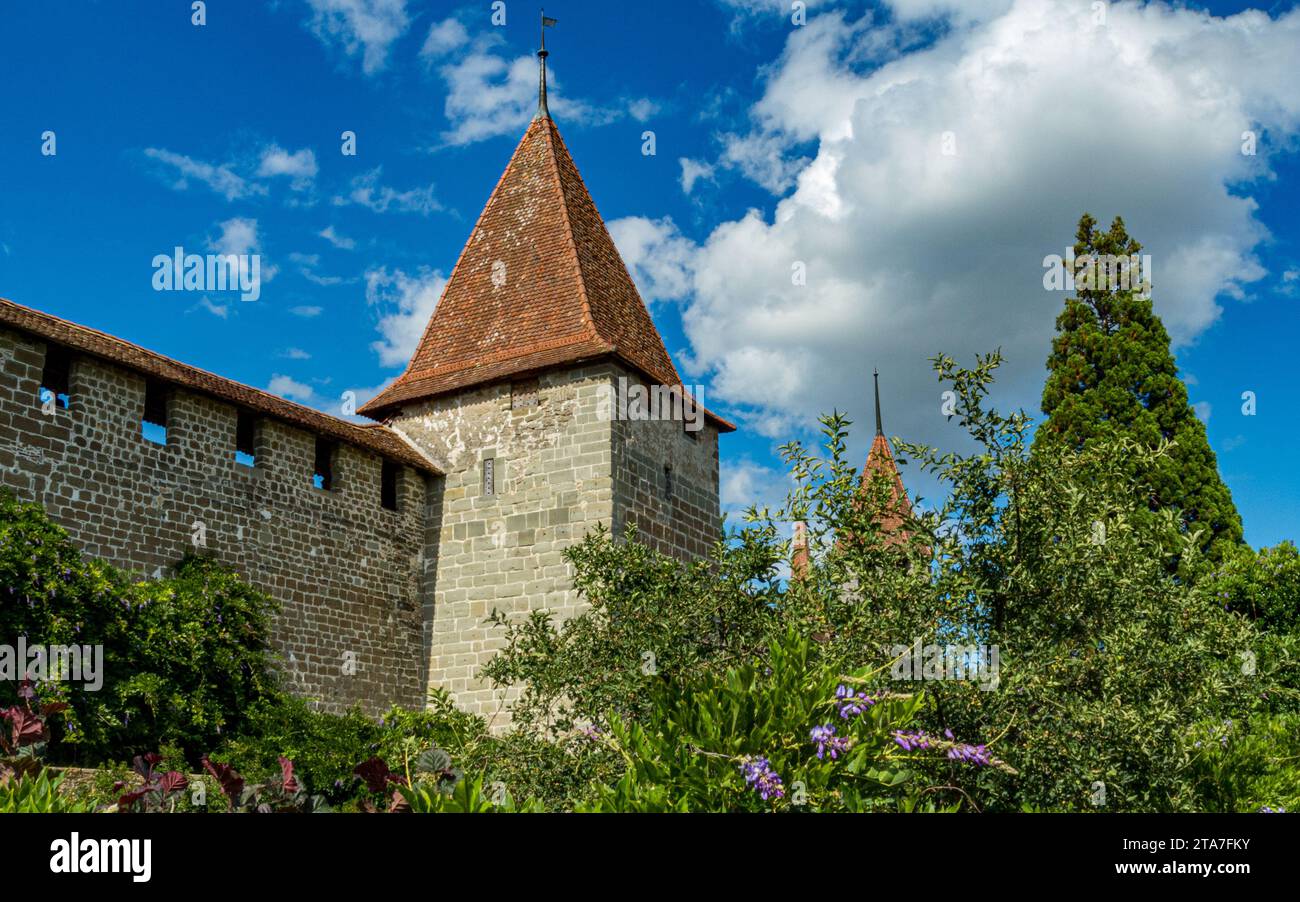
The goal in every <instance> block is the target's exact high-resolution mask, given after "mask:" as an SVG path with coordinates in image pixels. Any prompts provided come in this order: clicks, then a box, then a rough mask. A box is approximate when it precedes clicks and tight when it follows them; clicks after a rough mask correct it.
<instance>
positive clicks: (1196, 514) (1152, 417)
mask: <svg viewBox="0 0 1300 902" xmlns="http://www.w3.org/2000/svg"><path fill="white" fill-rule="evenodd" d="M1076 237H1077V241H1076V243H1075V255H1076V259H1081V258H1084V257H1085V256H1087V257H1091V258H1094V259H1095V258H1097V257H1099V256H1103V257H1104V256H1110V257H1112V258H1121V257H1123V258H1127V257H1129V256H1130V255H1134V254H1138V253H1139V252H1140V251H1141V249H1142V248H1141V245H1140V244H1138V242H1136V241H1134V240H1133V239H1132V238H1130V237H1129V235H1128V233H1127V231H1126V230H1125V228H1124V222H1123V220H1121V219H1119V218H1118V217H1117V218H1116V219H1115V221H1114V223H1112V225H1111V227H1110V230H1109V231H1105V232H1103V231H1100V230H1098V229H1097V228H1096V221H1095V220H1094V219H1093V218H1092V217H1091V216H1088V215H1086V214H1085V215H1084V216H1083V218H1082V219H1080V221H1079V230H1078V234H1077V236H1076ZM1096 281H1097V284H1096V285H1094V286H1092V287H1085V286H1082V285H1080V286H1077V287H1078V290H1077V292H1076V296H1075V297H1072V298H1068V299H1067V300H1066V302H1065V310H1064V311H1063V312H1062V313H1061V315H1060V316H1059V317H1057V320H1056V328H1057V336H1056V338H1055V339H1054V340H1053V342H1052V353H1051V356H1050V357H1048V360H1047V368H1048V378H1047V384H1046V385H1045V386H1044V388H1043V404H1042V406H1043V413H1045V414H1046V415H1047V417H1048V419H1047V421H1046V422H1045V423H1044V424H1043V425H1042V426H1041V427H1040V428H1039V430H1038V435H1037V437H1036V439H1035V444H1036V445H1037V446H1038V447H1046V446H1047V445H1050V444H1056V445H1061V446H1064V447H1066V448H1071V449H1075V450H1081V449H1084V448H1087V447H1090V446H1094V445H1096V444H1097V443H1099V442H1105V441H1108V440H1114V439H1128V440H1130V441H1131V442H1132V443H1133V444H1135V445H1136V446H1138V447H1140V448H1144V449H1147V450H1155V449H1157V448H1159V447H1160V446H1161V445H1162V444H1165V443H1168V444H1169V445H1170V446H1171V447H1170V448H1169V449H1168V451H1167V452H1166V453H1163V454H1159V455H1156V456H1143V458H1142V459H1141V460H1140V461H1133V462H1131V464H1130V466H1129V468H1128V472H1129V473H1130V474H1131V475H1133V476H1135V477H1137V482H1138V485H1137V486H1136V488H1137V489H1138V490H1139V491H1140V492H1141V495H1140V497H1142V498H1145V499H1146V500H1147V503H1148V506H1149V507H1150V509H1151V510H1153V511H1159V510H1167V509H1170V508H1175V509H1177V510H1179V512H1180V514H1181V516H1182V518H1183V520H1184V522H1185V523H1186V524H1187V527H1188V528H1189V529H1191V530H1198V529H1199V530H1201V540H1200V542H1199V546H1200V548H1201V549H1202V551H1204V552H1206V553H1207V554H1208V555H1209V556H1210V557H1211V558H1213V559H1216V560H1217V559H1219V558H1220V557H1221V556H1222V555H1223V554H1224V552H1225V550H1226V549H1228V548H1231V547H1233V546H1234V545H1236V544H1238V543H1240V542H1241V540H1242V528H1241V517H1240V516H1239V515H1238V513H1237V509H1236V507H1235V505H1234V504H1233V503H1232V496H1231V494H1230V493H1229V491H1228V488H1227V486H1226V485H1224V483H1223V480H1222V479H1220V478H1219V473H1218V470H1217V467H1216V463H1215V456H1214V451H1213V450H1211V448H1210V445H1209V442H1208V440H1207V439H1206V437H1205V426H1204V425H1203V424H1202V423H1201V421H1200V420H1199V419H1198V418H1197V417H1196V414H1195V412H1194V411H1193V410H1192V408H1191V407H1190V405H1189V404H1188V400H1187V387H1186V386H1185V385H1184V384H1183V382H1182V380H1180V379H1179V378H1178V369H1177V366H1176V365H1175V364H1174V359H1173V355H1172V354H1171V353H1170V350H1169V334H1168V333H1167V332H1166V331H1165V327H1164V325H1163V324H1162V323H1161V322H1160V318H1159V317H1158V316H1156V315H1155V313H1154V311H1153V309H1152V304H1151V299H1150V297H1142V296H1141V291H1142V287H1141V286H1132V285H1130V287H1129V288H1128V289H1127V290H1124V289H1120V288H1115V287H1113V286H1112V285H1110V284H1107V281H1106V280H1105V279H1098V280H1096Z"/></svg>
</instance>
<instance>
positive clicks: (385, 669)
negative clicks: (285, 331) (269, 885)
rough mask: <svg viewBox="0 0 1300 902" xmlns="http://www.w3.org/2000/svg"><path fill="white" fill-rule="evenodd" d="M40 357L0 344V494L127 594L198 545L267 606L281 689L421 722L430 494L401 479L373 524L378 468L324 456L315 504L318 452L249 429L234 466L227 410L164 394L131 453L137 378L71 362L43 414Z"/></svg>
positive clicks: (307, 442) (276, 424)
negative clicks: (275, 605) (113, 570)
mask: <svg viewBox="0 0 1300 902" xmlns="http://www.w3.org/2000/svg"><path fill="white" fill-rule="evenodd" d="M46 353H47V344H46V343H45V342H44V341H41V340H40V339H38V338H36V337H33V336H29V335H26V334H25V333H22V332H18V331H11V330H3V329H0V485H4V486H7V487H9V488H11V489H13V490H14V491H15V492H16V493H17V495H18V496H19V497H20V498H22V499H24V500H29V501H36V502H38V503H40V504H42V505H43V506H44V507H45V509H46V510H47V511H48V513H49V514H50V516H51V518H52V519H53V520H54V521H55V522H57V523H59V524H60V525H61V526H63V527H64V528H65V529H67V530H68V532H69V533H70V534H71V536H72V537H73V539H74V541H75V542H76V543H77V544H78V545H79V547H80V548H81V549H82V550H83V551H84V552H85V553H86V554H88V555H92V556H94V557H98V558H101V559H103V560H106V561H108V562H109V563H112V564H114V565H116V566H118V567H120V568H122V569H124V570H127V571H129V572H131V573H133V574H135V575H137V576H139V577H152V576H156V575H158V574H160V573H162V572H165V571H166V570H167V568H168V567H170V566H171V565H173V564H175V563H176V562H177V561H179V560H180V559H181V558H182V557H183V556H184V555H185V554H186V553H187V552H189V551H193V550H196V545H195V541H196V537H197V538H198V539H199V540H201V543H202V546H203V550H204V551H206V552H208V553H211V554H213V555H214V556H215V557H216V558H217V559H218V560H220V561H222V562H224V563H227V564H229V565H231V566H233V567H234V568H235V569H236V570H237V571H238V572H239V573H240V574H241V575H242V576H243V577H244V578H245V579H246V580H247V581H248V582H250V583H251V584H253V585H254V586H256V587H257V588H259V589H261V590H263V591H265V592H267V593H268V594H270V595H271V596H273V597H274V598H275V599H276V600H277V601H278V602H279V603H280V605H281V613H280V615H279V617H278V618H277V619H276V621H275V626H274V635H273V643H274V646H275V647H276V649H277V650H278V651H279V653H280V655H281V656H282V668H283V670H284V674H285V677H286V679H287V681H288V685H289V686H290V687H292V688H293V689H294V690H295V691H297V692H299V693H301V694H302V695H304V696H307V697H309V698H314V699H318V700H319V701H320V703H321V705H322V707H324V708H325V709H326V710H333V711H339V710H342V709H345V708H347V707H349V706H351V705H353V704H360V705H361V707H362V708H363V709H364V710H366V711H367V712H368V713H371V714H376V713H379V712H381V711H382V710H384V709H386V708H387V707H388V706H390V705H392V704H395V703H400V704H403V705H408V706H419V705H421V704H423V701H424V687H425V685H426V682H427V677H426V674H425V660H426V659H425V657H424V655H423V653H422V640H421V635H422V622H421V618H422V604H421V597H422V595H421V593H422V591H423V589H424V586H425V585H426V577H425V571H426V568H425V554H426V549H425V534H426V523H427V518H428V517H429V516H430V514H431V511H435V510H436V509H437V506H438V504H439V503H440V502H439V497H438V496H439V494H440V492H441V485H440V480H438V479H437V478H436V477H432V476H429V475H427V474H425V473H421V472H419V471H417V470H415V469H414V468H412V467H400V468H399V469H398V470H397V473H396V486H395V488H396V496H397V497H396V500H397V510H396V511H394V510H389V509H387V508H386V507H384V506H383V504H382V501H381V494H382V493H381V481H382V478H383V477H382V475H381V474H382V470H383V463H382V459H381V457H380V456H379V455H377V454H375V453H373V452H371V451H368V450H366V449H363V448H360V447H357V446H354V445H351V444H348V443H345V442H339V443H336V444H334V445H333V448H334V450H333V462H332V468H333V474H332V476H333V480H332V487H331V488H330V489H329V490H328V491H326V490H322V489H319V488H315V487H314V486H313V484H312V474H313V469H314V463H315V451H316V439H317V436H316V435H314V434H313V433H311V432H309V431H307V430H305V429H301V428H297V427H296V426H294V425H291V424H289V423H286V422H282V421H280V420H277V419H275V418H272V417H259V418H257V419H256V425H255V429H254V442H255V454H254V461H253V463H254V465H253V466H251V467H250V466H246V465H244V464H243V463H239V462H237V461H236V458H235V447H236V429H237V426H236V424H237V420H238V417H239V414H240V411H239V409H238V408H236V407H235V406H233V405H231V404H227V403H225V402H223V401H221V400H218V399H216V398H212V397H208V396H205V395H204V394H202V393H200V392H192V391H187V390H185V389H183V388H180V387H176V386H171V387H167V388H166V405H167V412H166V418H167V429H166V444H165V445H160V444H155V443H154V442H152V441H150V440H149V439H146V438H145V437H144V436H143V435H142V423H141V420H142V415H143V411H144V408H145V394H146V384H147V380H146V378H145V376H143V375H142V374H140V373H138V372H135V371H132V370H131V369H128V368H124V367H120V366H117V365H114V364H111V363H108V362H106V361H104V360H100V359H98V358H96V357H93V356H89V355H75V354H74V355H73V356H72V357H71V367H70V372H69V377H68V379H69V386H68V387H69V392H68V395H69V405H68V407H67V408H64V407H63V406H62V405H61V404H56V405H53V409H52V410H48V412H46V410H43V406H42V403H41V399H40V397H39V396H38V393H39V390H40V383H41V379H42V372H43V369H44V365H45V357H46ZM49 407H50V405H45V408H47V409H48V408H49ZM106 666H107V667H108V668H109V669H110V670H111V668H112V666H113V664H112V662H111V661H108V662H106Z"/></svg>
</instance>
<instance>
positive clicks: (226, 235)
mask: <svg viewBox="0 0 1300 902" xmlns="http://www.w3.org/2000/svg"><path fill="white" fill-rule="evenodd" d="M217 228H219V229H220V230H221V234H220V235H218V236H217V237H215V238H209V239H208V250H210V251H212V252H213V253H215V254H220V255H222V256H226V257H231V256H233V257H236V258H237V259H236V260H235V261H233V262H231V263H230V264H229V267H228V275H227V278H228V279H230V280H231V281H232V282H233V281H234V280H236V279H238V278H239V275H240V273H241V272H244V273H248V272H251V266H252V264H251V263H250V262H249V258H250V257H252V256H253V255H257V256H258V257H259V258H260V259H259V260H258V276H259V278H260V279H261V281H262V282H269V281H271V280H272V279H274V278H275V276H276V273H278V272H279V269H278V268H277V267H275V266H273V265H271V264H270V263H268V262H267V261H266V258H265V255H263V253H262V239H261V237H260V236H259V235H258V230H257V220H256V219H249V218H247V217H243V216H236V217H234V218H232V219H227V220H226V221H225V222H221V223H218V224H217Z"/></svg>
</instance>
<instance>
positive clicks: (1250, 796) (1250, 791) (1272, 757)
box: [1191, 713, 1300, 812]
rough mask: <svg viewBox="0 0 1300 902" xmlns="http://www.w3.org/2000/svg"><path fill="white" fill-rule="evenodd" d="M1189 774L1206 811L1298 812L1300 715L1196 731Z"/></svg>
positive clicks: (1257, 718)
mask: <svg viewBox="0 0 1300 902" xmlns="http://www.w3.org/2000/svg"><path fill="white" fill-rule="evenodd" d="M1195 735H1196V737H1197V738H1196V739H1195V742H1194V747H1195V750H1196V751H1195V753H1194V754H1193V756H1192V761H1191V771H1192V774H1193V777H1194V779H1195V780H1196V789H1197V792H1198V797H1199V802H1200V804H1199V807H1200V808H1201V810H1205V811H1224V812H1232V811H1240V812H1250V811H1262V810H1264V809H1266V808H1267V809H1270V810H1273V811H1300V714H1294V713H1291V714H1282V715H1272V716H1269V715H1256V716H1255V717H1252V718H1251V719H1250V720H1249V721H1244V722H1234V721H1232V720H1224V721H1215V722H1209V723H1205V724H1201V725H1199V726H1198V728H1197V731H1196V733H1195Z"/></svg>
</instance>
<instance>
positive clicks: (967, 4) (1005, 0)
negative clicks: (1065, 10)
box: [889, 0, 1091, 24]
mask: <svg viewBox="0 0 1300 902" xmlns="http://www.w3.org/2000/svg"><path fill="white" fill-rule="evenodd" d="M1011 4H1012V0H889V6H890V8H891V9H892V10H893V12H894V18H895V19H897V20H898V21H900V22H910V21H914V20H918V19H936V18H946V19H951V20H953V21H954V22H956V23H959V24H968V23H971V22H979V21H983V20H985V19H991V18H995V17H997V16H1000V15H1002V14H1003V13H1005V12H1006V11H1007V10H1008V9H1009V8H1010V7H1011ZM1088 7H1089V11H1091V4H1088Z"/></svg>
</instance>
